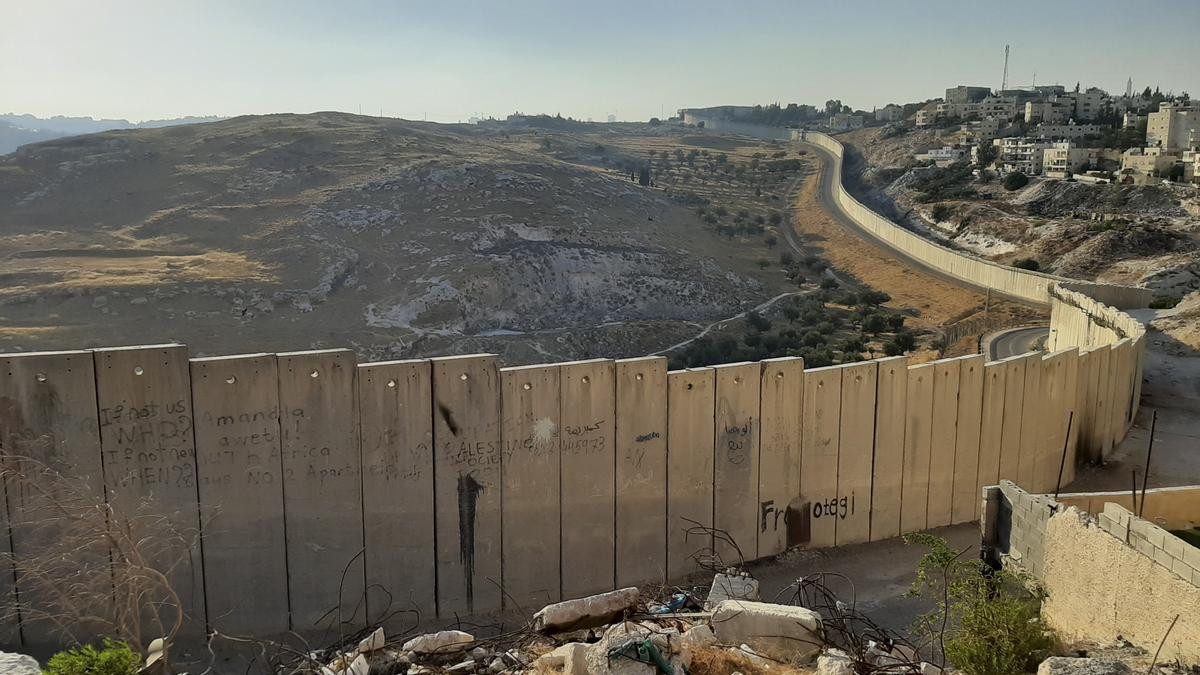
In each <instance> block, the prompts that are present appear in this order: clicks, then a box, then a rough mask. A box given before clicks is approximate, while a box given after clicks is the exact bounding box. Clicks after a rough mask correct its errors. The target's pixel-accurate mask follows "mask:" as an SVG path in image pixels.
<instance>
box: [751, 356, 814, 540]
mask: <svg viewBox="0 0 1200 675" xmlns="http://www.w3.org/2000/svg"><path fill="white" fill-rule="evenodd" d="M759 391H760V393H761V397H762V400H761V404H760V409H761V417H762V434H761V437H760V445H761V447H760V449H759V453H758V458H759V460H758V461H759V464H758V501H759V514H758V555H757V556H756V557H759V558H765V557H767V556H771V555H775V554H777V553H782V552H783V550H784V549H786V548H787V530H788V528H787V517H788V516H787V514H788V507H789V506H790V505H792V504H793V503H797V504H798V502H799V498H800V448H801V444H802V443H803V434H802V431H801V429H802V423H801V420H802V417H803V413H804V406H803V401H804V360H803V359H799V358H792V357H787V358H780V359H767V360H765V361H763V362H762V382H761V384H760V385H759Z"/></svg>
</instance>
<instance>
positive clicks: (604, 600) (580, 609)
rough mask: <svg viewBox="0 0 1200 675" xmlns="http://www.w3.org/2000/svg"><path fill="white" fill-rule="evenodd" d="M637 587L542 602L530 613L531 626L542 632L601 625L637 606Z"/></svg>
mask: <svg viewBox="0 0 1200 675" xmlns="http://www.w3.org/2000/svg"><path fill="white" fill-rule="evenodd" d="M639 595H640V591H638V589H637V587H635V586H630V587H629V588H621V589H618V590H615V591H609V592H607V593H599V594H597V595H590V596H588V597H586V598H577V599H574V600H564V601H562V602H556V603H554V604H552V605H546V606H545V607H543V608H542V609H541V610H539V611H538V612H537V613H536V614H534V615H533V627H534V629H535V630H539V631H542V632H544V633H555V632H562V631H569V630H578V629H581V628H593V627H595V626H603V625H605V624H607V623H610V622H612V621H613V620H614V619H617V618H619V617H621V616H622V615H623V614H625V612H628V611H631V610H632V609H634V608H635V607H637V603H638V597H639Z"/></svg>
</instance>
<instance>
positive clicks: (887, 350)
mask: <svg viewBox="0 0 1200 675" xmlns="http://www.w3.org/2000/svg"><path fill="white" fill-rule="evenodd" d="M883 353H884V354H887V355H888V356H900V355H901V354H903V353H904V348H903V347H901V346H900V345H898V344H896V341H895V340H888V341H887V342H885V343H883Z"/></svg>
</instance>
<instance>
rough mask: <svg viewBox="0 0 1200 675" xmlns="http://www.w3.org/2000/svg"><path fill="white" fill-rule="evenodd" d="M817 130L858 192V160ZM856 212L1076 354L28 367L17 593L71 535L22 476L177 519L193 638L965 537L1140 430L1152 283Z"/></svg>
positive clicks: (5, 373)
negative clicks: (61, 537)
mask: <svg viewBox="0 0 1200 675" xmlns="http://www.w3.org/2000/svg"><path fill="white" fill-rule="evenodd" d="M777 131H778V130H777ZM789 133H790V132H789ZM806 140H808V141H809V142H812V143H816V144H819V145H821V146H822V147H824V148H826V149H827V150H828V151H829V152H830V153H831V154H833V155H834V156H835V158H836V165H837V171H838V175H839V178H840V161H841V159H840V158H841V145H840V144H839V143H837V142H836V141H834V140H833V139H832V138H829V137H826V136H823V135H819V134H810V135H809V137H808V138H807V139H806ZM838 193H839V195H841V196H840V197H839V200H840V203H841V204H842V206H843V208H845V209H846V210H847V212H849V213H851V214H852V216H853V217H854V218H855V220H856V222H859V223H860V224H862V226H863V228H864V229H865V230H867V231H870V232H871V233H872V236H877V237H879V238H880V239H881V240H882V241H885V242H890V244H889V245H892V246H894V247H895V248H896V250H898V251H902V252H904V253H905V255H907V256H909V257H915V258H918V259H921V260H924V261H926V263H927V264H928V265H930V266H931V267H935V268H936V269H940V270H942V271H943V272H945V273H946V274H950V275H951V276H955V277H956V278H960V279H963V280H964V281H969V282H971V283H974V284H978V285H987V286H989V287H991V288H994V289H996V290H997V291H998V292H1002V293H1004V294H1007V295H1012V296H1014V297H1018V298H1022V299H1025V300H1028V301H1031V302H1039V303H1042V304H1051V305H1053V312H1054V314H1053V318H1052V329H1053V330H1054V331H1055V333H1054V339H1053V342H1052V344H1051V348H1052V350H1053V352H1052V353H1050V354H1048V355H1041V354H1027V355H1022V356H1019V357H1014V358H1012V359H1006V360H1004V361H1000V362H993V363H984V362H983V359H982V358H981V357H977V356H972V357H965V358H961V359H944V360H941V361H936V362H933V363H928V364H921V365H915V366H907V365H906V361H905V360H904V359H903V358H895V359H882V360H877V361H870V362H866V363H858V364H847V365H844V366H837V367H831V368H819V369H811V370H804V367H803V362H802V361H800V360H799V359H773V360H769V361H763V362H760V363H741V364H726V365H722V366H717V367H713V368H701V369H693V370H687V371H678V372H671V373H668V372H666V364H665V362H664V361H663V359H661V358H642V359H629V360H622V361H612V360H608V359H595V360H590V361H579V362H573V363H562V364H546V365H538V366H529V367H523V368H500V366H499V364H498V363H497V359H496V358H495V357H494V356H492V355H486V354H485V355H471V356H457V357H446V358H435V359H430V360H412V361H399V362H387V363H370V364H358V363H357V362H356V359H355V356H354V354H353V352H351V351H349V350H325V351H314V352H294V353H286V354H253V355H243V356H230V357H220V358H209V359H192V360H190V361H189V359H188V353H187V347H185V346H184V345H155V346H145V347H127V348H117V349H100V350H93V351H75V352H47V353H23V354H4V355H0V366H2V367H0V450H2V452H3V456H0V459H2V460H3V465H2V467H3V470H4V473H5V476H4V478H5V480H4V481H2V482H0V486H3V487H4V489H5V491H6V493H7V494H6V495H5V497H6V499H5V501H4V502H3V503H2V504H3V508H0V527H2V528H3V529H4V530H5V531H6V532H7V534H8V536H7V537H4V536H0V562H2V563H3V564H2V565H0V566H4V567H6V569H0V602H3V603H4V604H5V605H7V606H8V607H9V608H12V607H13V605H14V604H15V603H18V598H19V602H20V603H21V605H20V606H18V609H23V610H26V611H22V612H21V615H22V616H23V617H32V616H34V615H35V614H36V612H31V611H28V610H29V609H31V604H30V603H34V602H46V601H47V600H44V599H45V598H47V597H50V596H48V595H47V594H46V593H44V592H40V591H45V590H46V589H44V588H39V587H38V586H39V585H38V583H37V579H36V577H35V575H32V574H31V573H30V569H31V567H32V566H33V565H35V564H36V563H37V555H38V553H39V552H40V551H45V550H46V546H45V545H44V544H45V542H47V541H50V542H53V541H55V539H56V536H57V534H58V533H60V532H61V531H62V530H61V528H63V527H67V526H69V525H70V524H69V523H63V522H62V521H61V520H59V521H56V520H55V514H54V505H53V503H47V502H46V501H44V500H41V499H36V498H34V497H33V496H31V495H33V494H35V493H36V494H42V495H44V494H50V493H51V491H50V490H48V486H47V485H46V484H45V483H46V481H47V480H48V479H47V478H46V477H45V476H44V475H42V474H38V475H37V476H31V475H29V474H28V473H27V472H26V471H25V470H24V468H23V467H25V466H26V462H25V461H23V459H22V458H28V459H30V460H36V461H38V462H40V463H41V464H43V465H45V466H47V467H50V468H51V469H52V470H56V471H59V472H60V473H61V474H63V475H64V476H69V477H71V478H73V479H76V480H77V481H79V480H82V483H83V485H84V486H85V487H84V488H83V496H84V497H85V498H87V499H91V500H93V501H94V503H95V505H96V507H97V508H100V509H111V510H112V511H111V512H112V513H113V514H115V517H122V518H133V517H134V516H137V517H141V518H145V519H147V521H148V522H151V523H153V524H154V525H155V527H157V528H158V530H155V531H153V532H151V534H153V535H154V536H153V537H151V538H150V539H149V541H153V542H155V550H154V552H153V553H154V555H153V560H154V561H155V562H157V563H159V564H161V565H162V566H163V567H164V569H169V571H170V579H171V581H172V585H173V587H174V590H175V592H176V593H177V594H178V600H171V601H170V602H167V600H169V599H164V598H155V599H156V600H161V601H163V602H164V604H162V605H160V606H161V607H170V608H172V609H173V608H174V607H178V609H179V610H180V611H182V612H183V613H184V615H185V620H186V621H185V629H186V630H188V631H193V632H197V633H198V632H200V631H203V630H205V629H209V628H215V629H219V630H224V631H238V632H246V633H258V634H270V633H277V632H279V631H282V630H292V631H297V632H302V633H303V632H312V631H316V630H319V629H322V628H329V627H331V626H334V625H337V624H339V623H340V624H341V625H342V626H354V625H366V624H367V623H374V622H375V621H376V620H378V619H379V618H380V617H389V616H390V617H403V616H404V611H405V610H410V609H417V610H419V611H420V612H421V614H422V615H423V616H434V615H436V616H438V617H442V618H453V617H456V616H465V615H468V614H472V613H483V612H489V611H492V610H496V609H501V608H505V607H514V608H515V607H517V606H525V603H529V604H537V603H539V602H548V601H554V600H558V599H560V598H571V597H578V596H580V595H583V594H588V593H593V592H597V591H605V590H609V589H612V588H615V587H618V586H625V585H630V584H636V583H640V582H649V581H661V580H662V579H663V578H664V577H666V578H676V577H678V576H680V575H683V574H686V573H688V572H691V571H695V570H696V569H697V565H696V563H695V561H694V560H693V559H692V556H693V555H695V554H699V555H701V556H704V557H706V558H707V559H709V560H711V558H712V556H714V555H715V556H719V557H720V558H721V559H722V560H725V561H728V562H730V563H736V562H737V561H739V560H750V559H755V558H762V557H767V556H771V555H774V554H776V553H778V552H780V551H782V550H783V549H784V548H786V547H788V546H794V545H807V546H813V547H818V546H835V545H841V544H849V543H854V542H861V541H875V540H879V539H885V538H889V537H894V536H896V535H898V534H901V533H905V532H913V531H917V530H924V529H927V528H932V527H938V526H942V525H948V524H953V523H959V522H967V521H971V520H974V519H975V518H976V513H977V510H978V506H977V497H976V496H974V495H977V494H978V489H979V487H980V486H982V485H990V484H994V483H995V482H996V481H997V480H1001V479H1012V480H1019V481H1021V483H1022V484H1024V485H1028V486H1029V487H1030V488H1031V489H1033V490H1036V491H1047V492H1048V491H1052V490H1055V489H1056V488H1057V487H1058V486H1059V485H1060V484H1064V485H1065V484H1067V483H1069V482H1070V480H1071V479H1072V477H1073V475H1074V470H1075V462H1076V459H1077V458H1078V459H1085V458H1087V459H1094V458H1098V457H1103V456H1104V454H1106V453H1107V452H1108V451H1109V450H1111V448H1112V447H1113V445H1114V444H1115V443H1117V442H1118V441H1119V440H1120V439H1121V438H1122V437H1123V436H1124V434H1125V430H1126V429H1127V428H1128V426H1129V424H1130V423H1131V421H1132V419H1133V415H1134V413H1135V412H1136V410H1137V401H1138V396H1139V392H1140V379H1141V375H1140V373H1141V361H1142V359H1141V353H1142V345H1143V344H1144V336H1145V334H1144V331H1143V330H1142V328H1141V326H1140V324H1138V323H1137V322H1136V321H1135V320H1133V319H1132V318H1130V317H1128V316H1127V315H1125V314H1124V313H1122V312H1121V311H1120V309H1119V308H1121V307H1127V306H1130V305H1133V304H1138V303H1141V302H1143V301H1144V299H1145V298H1144V296H1145V295H1146V292H1145V290H1144V289H1126V288H1123V287H1114V286H1105V285H1103V284H1090V283H1084V282H1069V283H1068V282H1067V281H1065V280H1061V279H1058V278H1055V277H1049V276H1047V275H1038V274H1033V273H1028V272H1024V271H1022V270H1016V269H1012V268H1006V267H1003V266H1000V265H996V264H994V263H990V262H988V261H983V260H980V259H977V258H972V257H970V256H965V255H963V254H960V253H958V252H955V251H951V250H949V249H945V248H942V247H940V246H937V245H935V244H932V243H930V242H926V241H924V240H921V239H920V238H919V237H917V236H916V235H914V234H912V233H910V232H907V231H906V230H903V228H900V227H899V226H897V225H895V224H892V223H890V222H888V221H887V220H886V219H883V218H882V217H880V216H878V215H877V214H874V213H873V212H870V211H869V210H868V209H866V208H865V207H863V206H862V205H861V204H858V202H856V201H854V200H853V198H852V197H850V196H849V195H848V194H847V193H845V190H844V189H843V188H842V187H841V185H840V180H839V183H838ZM1080 350H1082V351H1080ZM1071 419H1074V420H1075V421H1074V422H1073V423H1071V427H1070V432H1069V433H1068V421H1069V420H1071ZM1059 467H1062V475H1061V481H1060V475H1059V474H1060V470H1059ZM712 527H716V528H719V529H720V530H721V531H722V532H723V533H724V534H726V535H728V537H726V536H720V537H714V536H713V534H712V532H711V530H710V528H712ZM159 530H161V531H159ZM101 547H103V544H101ZM103 553H105V552H103V551H99V552H97V551H91V552H89V553H88V556H90V557H88V558H87V559H88V560H92V559H94V560H97V561H103V559H104V558H105V555H103ZM1033 553H1034V552H1032V551H1031V555H1030V558H1031V559H1033V558H1035V557H1036V556H1035V555H1033ZM81 564H82V563H81ZM82 568H83V569H88V568H87V566H86V565H83V567H82ZM104 570H105V568H104V567H103V566H100V567H98V568H97V570H96V572H95V574H94V575H93V576H96V575H99V576H98V577H97V579H96V580H95V581H97V582H98V583H99V582H103V581H104V579H103V574H104V573H105V571H104ZM99 585H100V586H103V585H104V584H103V583H100V584H99ZM51 595H52V594H51ZM172 603H174V605H172ZM46 609H47V610H48V611H53V610H54V608H53V607H49V608H46ZM14 614H15V613H14ZM35 625H36V624H35V623H30V622H26V621H25V620H23V621H22V622H21V623H19V624H17V623H13V622H9V623H8V624H6V625H0V641H2V642H3V643H4V645H15V644H17V643H20V642H22V641H25V642H29V641H30V639H31V637H30V636H32V635H37V634H39V631H38V630H35V628H34V627H35ZM25 628H28V629H29V630H22V629H25ZM22 632H24V633H25V634H26V637H24V638H22V637H21V633H22ZM40 633H41V634H42V635H44V634H45V631H40Z"/></svg>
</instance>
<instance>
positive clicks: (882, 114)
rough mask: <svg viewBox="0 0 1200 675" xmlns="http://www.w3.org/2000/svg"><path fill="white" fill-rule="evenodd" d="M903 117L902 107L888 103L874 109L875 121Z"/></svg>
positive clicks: (893, 120) (892, 120) (893, 119)
mask: <svg viewBox="0 0 1200 675" xmlns="http://www.w3.org/2000/svg"><path fill="white" fill-rule="evenodd" d="M902 119H904V108H902V107H900V106H898V105H896V104H895V103H889V104H887V105H885V106H883V107H882V108H879V109H878V110H876V111H875V121H876V122H896V121H899V120H902Z"/></svg>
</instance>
